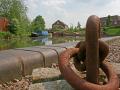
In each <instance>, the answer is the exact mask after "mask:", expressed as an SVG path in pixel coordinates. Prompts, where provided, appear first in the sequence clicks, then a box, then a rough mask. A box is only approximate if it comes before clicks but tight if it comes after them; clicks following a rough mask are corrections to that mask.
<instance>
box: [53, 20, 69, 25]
mask: <svg viewBox="0 0 120 90" xmlns="http://www.w3.org/2000/svg"><path fill="white" fill-rule="evenodd" d="M58 22H59V23H60V24H62V25H64V26H68V25H67V24H65V23H64V22H62V21H60V20H57V21H56V22H55V23H53V25H55V24H57V23H58Z"/></svg>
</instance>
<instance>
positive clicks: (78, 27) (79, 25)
mask: <svg viewBox="0 0 120 90" xmlns="http://www.w3.org/2000/svg"><path fill="white" fill-rule="evenodd" d="M77 29H78V30H80V29H81V24H80V22H78V24H77Z"/></svg>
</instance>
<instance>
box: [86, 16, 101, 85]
mask: <svg viewBox="0 0 120 90" xmlns="http://www.w3.org/2000/svg"><path fill="white" fill-rule="evenodd" d="M99 32H100V20H99V18H98V17H97V16H95V15H93V16H90V17H89V18H88V21H87V25H86V70H87V73H86V74H87V80H88V81H89V82H91V83H95V84H98V74H99V42H98V38H99V36H100V33H99Z"/></svg>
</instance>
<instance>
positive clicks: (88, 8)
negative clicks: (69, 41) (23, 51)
mask: <svg viewBox="0 0 120 90" xmlns="http://www.w3.org/2000/svg"><path fill="white" fill-rule="evenodd" d="M26 4H27V7H28V16H29V18H30V19H31V20H32V19H34V18H35V17H36V16H37V15H42V16H43V17H44V19H45V21H46V27H47V28H51V25H52V23H54V22H55V21H56V20H58V19H59V20H61V21H63V22H65V23H66V24H68V25H69V26H70V25H74V26H75V25H77V22H78V21H79V22H80V24H81V25H82V26H85V24H86V20H87V18H88V17H89V16H90V15H97V16H99V17H104V16H108V15H120V0H26Z"/></svg>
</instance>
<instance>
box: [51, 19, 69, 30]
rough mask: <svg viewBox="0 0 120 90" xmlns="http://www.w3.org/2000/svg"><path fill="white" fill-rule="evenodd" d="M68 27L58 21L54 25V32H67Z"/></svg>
mask: <svg viewBox="0 0 120 90" xmlns="http://www.w3.org/2000/svg"><path fill="white" fill-rule="evenodd" d="M67 29H68V25H66V24H65V23H64V22H62V21H60V20H57V21H56V22H55V23H53V24H52V30H67Z"/></svg>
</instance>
